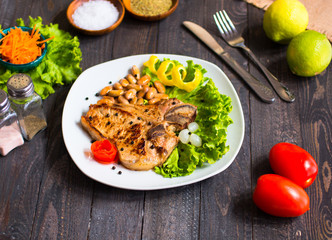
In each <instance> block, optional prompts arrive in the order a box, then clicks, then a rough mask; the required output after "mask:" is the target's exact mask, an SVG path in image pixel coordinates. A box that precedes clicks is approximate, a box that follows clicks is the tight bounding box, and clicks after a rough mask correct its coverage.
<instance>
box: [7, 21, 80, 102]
mask: <svg viewBox="0 0 332 240" xmlns="http://www.w3.org/2000/svg"><path fill="white" fill-rule="evenodd" d="M29 21H30V22H29V24H28V25H25V23H24V21H23V19H22V18H19V19H17V20H16V22H17V26H27V27H31V28H33V27H34V26H36V28H38V29H39V30H40V32H41V34H43V35H44V37H45V38H49V37H52V36H54V38H53V39H52V40H50V41H48V47H47V53H46V55H45V57H44V59H43V61H42V62H41V63H40V64H39V65H38V66H37V67H36V68H35V69H32V70H30V71H28V72H26V74H28V75H30V77H31V78H32V81H33V83H34V86H35V91H36V92H37V93H38V94H39V95H40V96H41V97H42V98H43V99H45V98H47V97H48V96H49V95H50V94H52V93H54V92H55V90H54V87H55V86H57V85H63V84H69V83H72V82H74V81H75V80H76V78H77V77H78V75H79V74H80V73H81V72H82V69H81V67H80V63H81V61H82V52H81V49H80V48H79V46H80V43H79V40H78V38H77V37H76V36H75V37H72V36H71V35H70V34H69V33H68V32H65V31H63V30H60V29H59V27H58V24H52V23H50V24H49V25H44V24H43V23H42V18H41V17H37V18H32V17H29ZM0 29H1V26H0ZM14 74H16V72H14V71H11V70H8V69H6V68H4V67H1V66H0V88H1V89H3V90H5V91H6V90H7V88H6V83H7V80H8V78H10V77H11V76H12V75H14Z"/></svg>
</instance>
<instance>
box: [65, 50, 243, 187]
mask: <svg viewBox="0 0 332 240" xmlns="http://www.w3.org/2000/svg"><path fill="white" fill-rule="evenodd" d="M154 55H156V56H158V57H159V59H163V58H170V59H172V60H178V61H179V62H181V63H182V64H183V65H184V66H187V63H186V61H187V60H193V61H194V63H195V64H200V65H202V67H203V68H205V69H206V70H207V73H206V74H205V76H207V77H210V78H212V79H213V81H214V83H215V85H216V86H217V87H218V89H219V91H220V93H222V94H226V95H228V96H230V97H231V99H232V105H233V110H232V112H231V113H230V117H231V118H232V119H233V121H234V123H233V124H231V125H230V126H229V127H228V133H227V145H229V146H230V150H229V151H228V152H227V153H226V154H225V155H224V156H223V157H222V159H220V160H218V161H217V162H216V163H214V164H212V165H207V166H206V167H202V168H198V169H196V170H195V171H194V173H193V174H191V175H189V176H185V177H176V178H171V179H170V178H164V177H162V176H161V175H158V174H156V173H155V172H153V171H152V170H150V171H131V170H127V169H125V168H124V167H122V166H121V165H118V164H110V165H104V164H100V163H98V162H96V161H95V160H93V158H92V156H91V153H90V145H91V138H90V136H89V135H88V134H87V133H86V132H85V131H84V130H83V129H82V127H81V124H80V118H81V116H82V114H85V113H86V112H87V111H88V109H89V105H90V104H94V103H96V102H97V101H98V100H99V99H100V97H96V96H95V94H96V93H97V92H99V91H100V90H101V89H102V88H103V87H105V86H106V85H109V82H110V81H112V82H113V83H114V82H117V81H118V80H119V79H121V78H123V77H124V76H126V75H127V74H128V73H129V71H130V69H131V67H132V66H133V65H137V66H139V67H141V66H143V63H144V62H146V61H147V60H149V58H150V56H151V54H146V55H136V56H130V57H124V58H120V59H116V60H112V61H109V62H105V63H102V64H99V65H96V66H94V67H91V68H89V69H87V70H86V71H84V72H83V73H82V74H81V75H80V76H79V77H78V78H77V80H76V81H75V83H74V84H73V86H72V87H71V89H70V91H69V93H68V96H67V99H66V102H65V105H64V109H63V115H62V132H63V138H64V142H65V145H66V147H67V150H68V152H69V154H70V156H71V158H72V159H73V160H74V162H75V164H76V165H77V167H78V168H79V169H80V170H81V171H82V172H83V173H84V174H85V175H87V176H88V177H90V178H92V179H94V180H96V181H99V182H101V183H104V184H106V185H109V186H113V187H118V188H123V189H132V190H155V189H165V188H172V187H178V186H183V185H187V184H191V183H195V182H198V181H201V180H203V179H206V178H209V177H212V176H214V175H216V174H218V173H220V172H222V171H224V170H225V169H226V168H227V167H228V166H229V165H230V164H231V163H232V162H233V160H234V158H235V157H236V155H237V154H238V152H239V150H240V148H241V145H242V141H243V137H244V117H243V112H242V108H241V103H240V100H239V98H238V96H237V94H236V91H235V89H234V87H233V85H232V83H231V82H230V81H229V79H228V78H227V76H226V75H225V74H224V72H223V71H221V69H220V68H219V67H217V66H216V65H214V64H212V63H210V62H207V61H204V60H201V59H197V58H193V57H187V56H179V55H170V54H154ZM87 98H88V99H87ZM113 166H115V167H116V169H112V167H113ZM119 171H121V174H119Z"/></svg>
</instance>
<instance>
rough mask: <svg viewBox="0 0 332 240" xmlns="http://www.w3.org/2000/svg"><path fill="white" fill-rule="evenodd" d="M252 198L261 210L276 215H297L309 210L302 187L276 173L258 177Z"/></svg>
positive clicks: (307, 200)
mask: <svg viewBox="0 0 332 240" xmlns="http://www.w3.org/2000/svg"><path fill="white" fill-rule="evenodd" d="M253 200H254V202H255V204H256V205H257V207H258V208H260V209H261V210H262V211H264V212H266V213H268V214H271V215H273V216H277V217H297V216H300V215H302V214H303V213H305V212H306V211H308V210H309V196H308V194H307V193H306V192H305V191H304V190H303V188H301V187H300V186H299V185H297V184H295V183H293V182H292V181H290V180H289V179H287V178H285V177H282V176H279V175H277V174H265V175H262V176H260V177H259V178H258V180H257V186H256V189H255V191H254V195H253Z"/></svg>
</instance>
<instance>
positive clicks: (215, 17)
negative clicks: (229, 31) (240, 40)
mask: <svg viewBox="0 0 332 240" xmlns="http://www.w3.org/2000/svg"><path fill="white" fill-rule="evenodd" d="M213 18H214V21H215V22H216V24H217V27H218V29H219V32H220V33H221V35H222V36H223V35H224V34H225V32H224V30H223V29H222V27H221V26H220V23H219V21H218V18H217V16H216V14H213Z"/></svg>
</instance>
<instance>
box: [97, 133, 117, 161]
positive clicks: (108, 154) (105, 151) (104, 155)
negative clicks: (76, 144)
mask: <svg viewBox="0 0 332 240" xmlns="http://www.w3.org/2000/svg"><path fill="white" fill-rule="evenodd" d="M91 151H92V153H93V156H94V158H95V159H96V160H97V161H98V162H100V163H104V164H108V163H112V162H117V160H118V154H117V149H116V147H115V146H114V145H113V144H112V143H111V142H110V141H109V140H107V139H104V140H101V141H95V142H93V143H92V144H91Z"/></svg>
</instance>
